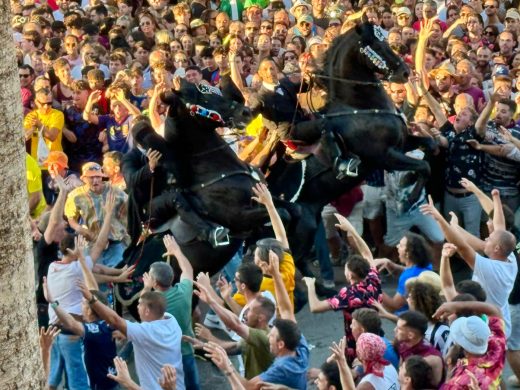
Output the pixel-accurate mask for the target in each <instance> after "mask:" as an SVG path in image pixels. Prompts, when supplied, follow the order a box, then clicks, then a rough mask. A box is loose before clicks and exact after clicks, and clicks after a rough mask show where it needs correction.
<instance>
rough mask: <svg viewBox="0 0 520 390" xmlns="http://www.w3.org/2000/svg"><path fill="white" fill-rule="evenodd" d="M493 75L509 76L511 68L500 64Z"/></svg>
mask: <svg viewBox="0 0 520 390" xmlns="http://www.w3.org/2000/svg"><path fill="white" fill-rule="evenodd" d="M493 76H509V68H508V67H507V66H504V65H498V66H496V67H495V70H494V71H493Z"/></svg>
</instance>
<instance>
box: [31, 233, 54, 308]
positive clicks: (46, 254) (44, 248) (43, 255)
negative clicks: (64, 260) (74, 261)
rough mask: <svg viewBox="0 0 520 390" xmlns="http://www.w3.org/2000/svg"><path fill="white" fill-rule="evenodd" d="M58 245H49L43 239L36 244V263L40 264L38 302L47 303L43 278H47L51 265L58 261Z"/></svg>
mask: <svg viewBox="0 0 520 390" xmlns="http://www.w3.org/2000/svg"><path fill="white" fill-rule="evenodd" d="M58 251H59V249H58V244H56V243H55V242H51V243H50V244H47V242H45V237H42V238H41V239H40V241H38V243H37V244H36V262H37V264H38V272H37V273H38V289H37V290H36V302H37V303H43V304H45V303H47V301H46V300H45V297H44V295H43V277H44V276H47V271H48V270H49V265H50V264H51V263H52V262H54V261H56V260H58Z"/></svg>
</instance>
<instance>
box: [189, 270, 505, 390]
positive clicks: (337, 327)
mask: <svg viewBox="0 0 520 390" xmlns="http://www.w3.org/2000/svg"><path fill="white" fill-rule="evenodd" d="M455 267H456V268H458V269H457V270H455V279H456V280H459V279H463V278H465V277H467V276H465V275H468V273H467V270H466V269H464V268H462V267H460V265H459V266H457V265H455ZM334 271H335V275H336V286H337V287H340V286H342V285H343V283H344V276H343V270H342V268H341V269H340V268H339V267H336V268H335V270H334ZM396 285H397V280H396V279H394V278H391V277H383V289H384V290H385V291H386V292H387V293H389V294H393V293H394V292H395V288H396ZM297 320H298V323H299V325H300V327H301V330H302V332H303V334H304V335H305V337H306V338H307V342H308V343H309V345H310V346H311V348H312V349H311V358H310V362H311V367H319V366H320V365H321V364H322V363H323V362H324V361H325V359H326V358H327V357H328V356H329V345H330V344H331V342H332V341H333V340H336V341H337V340H339V339H340V338H341V337H342V336H343V316H342V314H341V312H326V313H321V314H312V313H310V312H309V307H308V306H305V307H304V308H303V309H302V310H301V311H300V312H299V313H298V314H297ZM383 328H384V331H385V334H386V335H387V336H388V337H389V338H390V339H393V335H394V324H393V323H392V322H390V321H387V320H383ZM198 364H199V369H200V373H201V377H202V382H203V386H202V389H203V390H217V389H218V390H220V389H229V387H228V385H227V383H226V380H225V378H224V377H223V376H221V375H220V373H218V370H217V369H216V368H215V367H213V366H212V365H211V364H210V363H207V362H201V361H199V362H198ZM510 375H512V372H511V369H510V367H509V365H507V366H506V369H505V371H504V376H503V377H504V378H508V377H509V376H510ZM309 389H314V386H310V387H309Z"/></svg>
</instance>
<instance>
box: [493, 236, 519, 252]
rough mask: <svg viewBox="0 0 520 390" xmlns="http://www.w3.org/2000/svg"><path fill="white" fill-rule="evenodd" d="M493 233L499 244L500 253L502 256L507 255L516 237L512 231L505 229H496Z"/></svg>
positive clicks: (512, 247) (512, 249)
mask: <svg viewBox="0 0 520 390" xmlns="http://www.w3.org/2000/svg"><path fill="white" fill-rule="evenodd" d="M494 234H495V235H496V241H497V244H498V245H499V246H500V249H501V251H502V255H503V256H504V257H507V256H509V255H510V254H511V253H512V252H513V251H514V250H515V247H516V238H515V236H514V235H513V233H511V232H508V231H506V230H496V231H495V232H494Z"/></svg>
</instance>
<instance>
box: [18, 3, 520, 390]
mask: <svg viewBox="0 0 520 390" xmlns="http://www.w3.org/2000/svg"><path fill="white" fill-rule="evenodd" d="M11 9H12V21H11V28H12V31H13V39H14V41H15V44H16V57H17V61H18V74H19V79H20V92H21V97H22V104H23V110H24V123H23V127H24V132H25V140H26V151H27V153H26V171H27V189H28V193H29V209H30V223H31V232H32V237H33V240H34V248H35V249H34V252H35V268H36V272H35V273H36V279H37V290H36V302H37V305H38V322H39V324H40V326H41V327H42V330H41V332H40V341H41V342H40V345H41V353H42V359H43V362H44V367H45V371H46V375H47V384H48V386H49V388H51V389H56V388H58V387H60V386H63V385H64V386H65V387H66V388H68V389H71V390H84V389H93V390H94V389H117V388H128V389H145V390H151V389H161V388H162V389H177V390H180V389H188V390H192V389H193V390H197V389H200V388H201V385H200V383H201V381H200V375H199V373H198V368H197V359H198V356H205V357H206V358H208V359H210V360H211V361H212V362H213V363H214V364H215V365H216V366H217V367H218V368H219V369H220V371H221V372H222V376H223V377H225V378H226V379H227V380H228V382H229V385H230V387H231V388H233V389H263V388H264V389H306V388H307V387H308V386H309V384H310V383H314V384H313V385H314V386H316V388H318V389H320V390H324V389H327V390H333V389H336V390H338V389H354V388H356V389H376V390H386V389H399V388H401V389H407V390H411V389H436V388H442V389H472V390H473V389H498V388H506V386H508V385H510V386H520V382H519V378H520V284H519V281H518V277H517V274H518V252H517V250H518V248H517V238H518V237H519V232H520V208H519V206H520V192H519V180H520V169H519V168H520V166H519V162H520V122H518V120H519V119H520V109H519V107H518V103H519V102H518V99H519V98H520V94H518V91H519V88H520V87H519V84H518V81H520V78H519V77H518V74H519V70H520V50H517V48H518V47H519V46H520V5H519V4H518V2H517V1H516V0H513V1H509V0H507V1H505V0H468V1H467V2H463V1H462V0H451V1H436V0H424V1H423V0H393V1H388V0H359V1H351V0H338V1H337V2H332V1H326V0H312V2H310V3H308V2H307V1H305V0H295V1H294V2H291V1H290V0H270V1H267V0H245V1H243V0H214V1H213V0H210V1H208V0H190V1H189V2H181V1H179V2H178V3H177V2H174V1H169V0H147V1H142V0H46V1H44V0H40V1H34V0H23V1H14V0H12V1H11ZM358 23H369V24H372V25H373V26H374V31H376V29H377V34H378V36H380V35H381V36H382V37H384V39H386V41H387V42H388V44H389V45H390V48H391V49H392V50H393V52H394V53H395V54H397V55H398V56H399V57H400V58H401V59H402V60H403V61H404V62H405V63H406V64H407V65H408V66H409V67H410V69H411V73H410V78H409V80H408V82H407V83H405V84H399V83H392V82H385V81H383V83H384V87H385V89H386V91H387V94H388V96H389V99H391V101H392V102H393V103H394V105H395V108H396V110H397V112H399V113H401V114H402V115H403V118H405V119H406V122H407V127H408V131H409V133H410V134H412V135H415V136H420V137H424V138H425V139H427V140H428V141H429V142H428V144H429V145H432V147H431V148H420V149H416V150H412V151H410V152H408V155H409V156H410V157H413V158H417V159H425V160H427V161H428V162H429V164H430V166H431V169H432V173H431V177H430V179H429V181H428V183H427V184H426V186H425V188H424V190H423V191H422V193H421V194H420V196H419V198H418V199H417V200H414V202H413V204H410V203H411V202H409V195H410V188H411V187H413V185H414V183H415V182H414V180H416V178H415V176H414V175H413V174H410V172H395V171H384V170H377V171H374V172H372V173H371V174H370V176H369V177H368V178H366V180H365V181H364V182H363V184H362V185H360V186H358V187H356V188H354V189H352V190H351V191H349V192H348V193H346V194H344V195H343V196H341V197H340V198H338V199H337V200H335V201H333V202H331V203H330V204H329V205H327V206H325V207H324V209H323V212H322V215H321V216H322V218H321V222H320V225H319V227H318V231H317V233H316V238H315V243H314V249H315V252H316V258H317V259H318V260H317V266H318V268H319V277H318V281H317V280H316V279H315V278H313V277H310V276H306V277H304V278H303V282H304V283H303V284H302V285H303V286H306V294H307V299H308V308H303V310H310V311H311V312H312V313H319V312H325V311H329V310H333V311H341V312H342V313H343V319H344V331H345V336H344V338H342V339H341V340H339V341H338V340H332V339H331V340H330V343H331V355H330V357H329V358H328V359H327V361H326V362H323V365H322V366H321V367H320V368H312V367H310V366H309V356H310V353H312V352H311V351H310V349H309V346H308V344H307V341H306V338H305V336H304V335H303V334H302V332H301V330H300V326H299V324H298V323H297V320H296V316H295V314H294V312H295V310H294V306H295V301H296V295H297V294H298V291H297V290H298V288H297V287H296V286H297V282H298V279H299V276H297V273H298V272H297V271H296V268H297V267H296V265H295V262H294V259H293V257H292V255H291V250H290V247H289V242H288V239H287V235H286V232H285V228H284V225H283V223H282V219H281V218H280V216H279V215H278V212H277V209H276V208H275V206H274V203H273V199H272V196H271V194H270V192H269V190H268V189H267V187H266V186H265V185H263V184H259V185H257V186H256V187H255V188H253V192H254V195H255V196H254V200H255V201H256V202H257V203H258V204H259V205H260V206H259V207H265V208H266V209H267V212H268V214H269V217H270V219H271V226H272V228H273V232H274V238H266V239H263V240H260V241H258V242H257V243H256V245H255V249H254V251H253V256H252V259H248V258H247V257H244V256H243V255H242V253H245V252H246V249H248V248H241V250H240V251H239V252H238V253H237V254H236V255H235V256H234V257H233V259H232V260H231V262H230V263H229V264H228V265H227V266H226V267H225V269H224V270H223V273H222V275H225V277H224V276H222V277H220V278H218V280H214V278H210V275H208V274H205V273H201V274H199V275H194V272H193V268H192V266H191V264H190V261H189V259H187V258H186V256H185V255H184V254H183V252H182V250H181V249H180V247H179V245H178V243H177V242H176V240H175V238H174V237H173V236H171V235H166V236H165V237H164V247H165V254H166V255H167V256H168V257H169V258H170V260H171V261H174V262H175V264H174V265H175V268H176V269H177V268H178V269H180V273H178V274H177V272H174V267H172V265H170V263H169V262H158V263H154V264H153V265H152V266H151V268H150V270H149V271H148V272H147V273H145V274H144V275H143V277H142V283H143V285H144V287H143V289H142V291H141V292H140V295H139V300H138V306H137V312H138V317H139V321H137V320H133V319H132V320H130V319H129V318H130V317H129V315H127V314H125V316H121V313H117V312H116V311H114V310H113V308H114V300H115V297H114V294H113V293H112V291H113V290H112V288H111V287H112V286H113V285H114V284H117V283H125V282H128V281H130V280H131V279H132V274H133V272H134V267H133V266H130V267H128V266H124V267H121V266H119V265H120V264H121V261H122V259H123V253H124V251H125V249H126V248H128V246H129V245H132V244H135V242H133V239H134V237H133V236H132V234H133V233H132V232H130V231H129V227H128V218H129V212H128V209H129V202H131V200H129V196H128V192H129V190H132V186H133V185H134V182H133V181H132V180H129V176H128V175H125V170H124V162H125V159H128V156H129V155H132V154H133V156H134V157H135V156H138V158H139V159H140V161H141V160H142V166H141V167H140V172H141V173H142V175H143V177H147V178H151V177H153V176H154V172H156V171H157V169H159V168H160V167H161V164H162V163H163V160H162V156H161V154H160V153H159V152H158V151H156V150H143V149H142V148H141V147H140V145H139V144H138V143H137V142H135V140H134V137H133V132H132V128H133V125H134V124H135V123H138V122H139V123H142V122H145V123H147V126H150V127H151V128H153V130H154V131H155V132H156V133H157V134H159V135H161V136H164V134H165V118H166V116H167V109H168V107H167V105H166V104H164V103H163V102H162V100H161V95H162V94H163V93H164V92H167V91H169V90H172V89H176V90H177V89H179V88H180V86H181V84H183V83H189V84H191V85H194V86H195V87H196V88H197V90H198V91H200V92H201V93H205V94H215V95H221V96H223V97H224V98H226V99H229V100H232V101H234V102H236V103H237V104H243V105H245V106H246V107H249V108H250V110H251V112H252V113H253V116H254V119H253V121H252V122H251V123H249V124H248V126H247V128H246V129H245V131H244V132H243V133H240V134H238V135H236V134H237V132H236V131H235V130H233V131H228V129H224V128H222V129H218V130H219V131H220V130H222V131H221V132H220V133H221V134H222V136H223V137H224V139H226V140H227V141H229V144H230V147H231V148H233V149H234V150H235V152H236V153H237V155H238V156H239V157H240V158H241V159H242V160H244V161H246V162H248V163H250V164H252V165H255V166H257V167H261V168H262V169H264V170H265V169H266V168H267V169H268V166H269V164H270V163H271V162H272V159H273V157H272V156H273V150H275V149H277V148H280V147H281V148H284V149H286V153H287V154H289V155H291V158H298V156H297V154H298V152H299V149H298V148H296V147H295V142H294V141H295V140H293V139H292V135H293V134H292V130H293V126H292V124H294V123H295V122H304V121H307V120H312V119H315V118H317V117H319V115H320V113H322V112H323V110H326V105H325V104H326V101H327V91H326V88H324V86H323V85H322V83H319V82H313V81H314V80H315V78H314V75H315V74H316V73H317V72H319V71H320V70H321V69H322V66H323V64H324V61H325V60H326V53H327V49H328V48H329V47H330V46H331V45H333V42H334V39H335V38H336V37H338V36H340V35H341V34H348V32H349V31H350V30H351V29H355V28H356V26H357V24H358ZM184 130H185V131H189V130H190V129H184ZM332 135H334V134H332ZM329 140H330V142H331V143H332V144H330V142H329V144H328V147H329V149H330V150H332V151H334V150H337V151H338V150H341V149H342V145H334V143H335V142H336V140H337V137H334V136H333V137H329ZM296 141H297V140H296ZM330 150H329V152H330ZM342 152H343V153H339V154H338V153H336V154H334V152H332V157H333V158H332V160H331V163H332V165H333V169H334V170H335V171H336V173H337V177H338V178H339V179H344V178H346V177H348V176H355V175H356V172H357V170H356V167H358V166H360V164H363V162H362V161H359V159H358V158H357V156H355V155H351V154H349V151H348V150H342ZM142 191H143V192H144V191H148V189H142ZM142 233H143V235H145V233H146V232H145V231H143V232H142ZM217 244H218V243H217ZM454 256H455V257H456V258H458V260H457V261H460V262H464V263H465V264H467V266H468V268H469V269H470V270H471V273H472V276H471V279H465V280H455V279H456V278H455V277H454V275H453V274H452V271H451V259H452V258H453V257H454ZM333 266H344V277H342V278H341V280H338V279H337V278H336V280H335V277H334V269H333ZM381 272H385V273H386V272H388V273H389V274H393V275H395V276H396V277H398V284H397V289H396V292H395V294H393V295H392V294H391V293H389V290H388V289H384V287H385V286H384V283H382V279H381ZM455 276H457V275H455ZM317 282H319V283H320V285H322V286H324V287H325V288H326V289H329V290H330V289H335V287H336V285H337V286H338V287H340V286H341V288H340V289H339V292H337V293H336V294H335V295H333V296H330V297H328V298H326V297H324V296H320V295H319V294H318V292H319V291H321V290H320V289H318V288H317ZM383 290H386V291H383ZM194 295H195V296H196V297H197V298H198V300H199V301H201V302H204V303H205V304H206V306H209V308H210V311H209V313H208V314H207V316H206V318H205V319H203V318H200V317H197V315H196V314H197V313H198V311H197V310H195V311H194V312H193V313H194V315H195V317H192V309H193V308H192V300H193V296H194ZM382 319H384V320H385V321H387V320H389V321H392V322H394V323H395V332H394V334H384V332H383V326H382ZM215 327H219V328H222V329H225V331H226V332H227V333H228V335H229V337H226V338H225V339H222V338H219V337H217V336H216V335H215V334H214V333H215V332H212V328H215ZM230 357H232V360H233V362H232V361H231V360H230ZM506 359H507V362H508V363H509V365H510V367H511V369H512V371H513V374H514V375H512V376H511V377H509V378H505V377H504V375H503V372H504V368H505V365H506ZM126 361H133V362H134V363H135V375H136V376H134V377H133V378H132V375H134V373H133V372H132V373H131V372H130V371H129V369H128V366H127V363H126Z"/></svg>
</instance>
